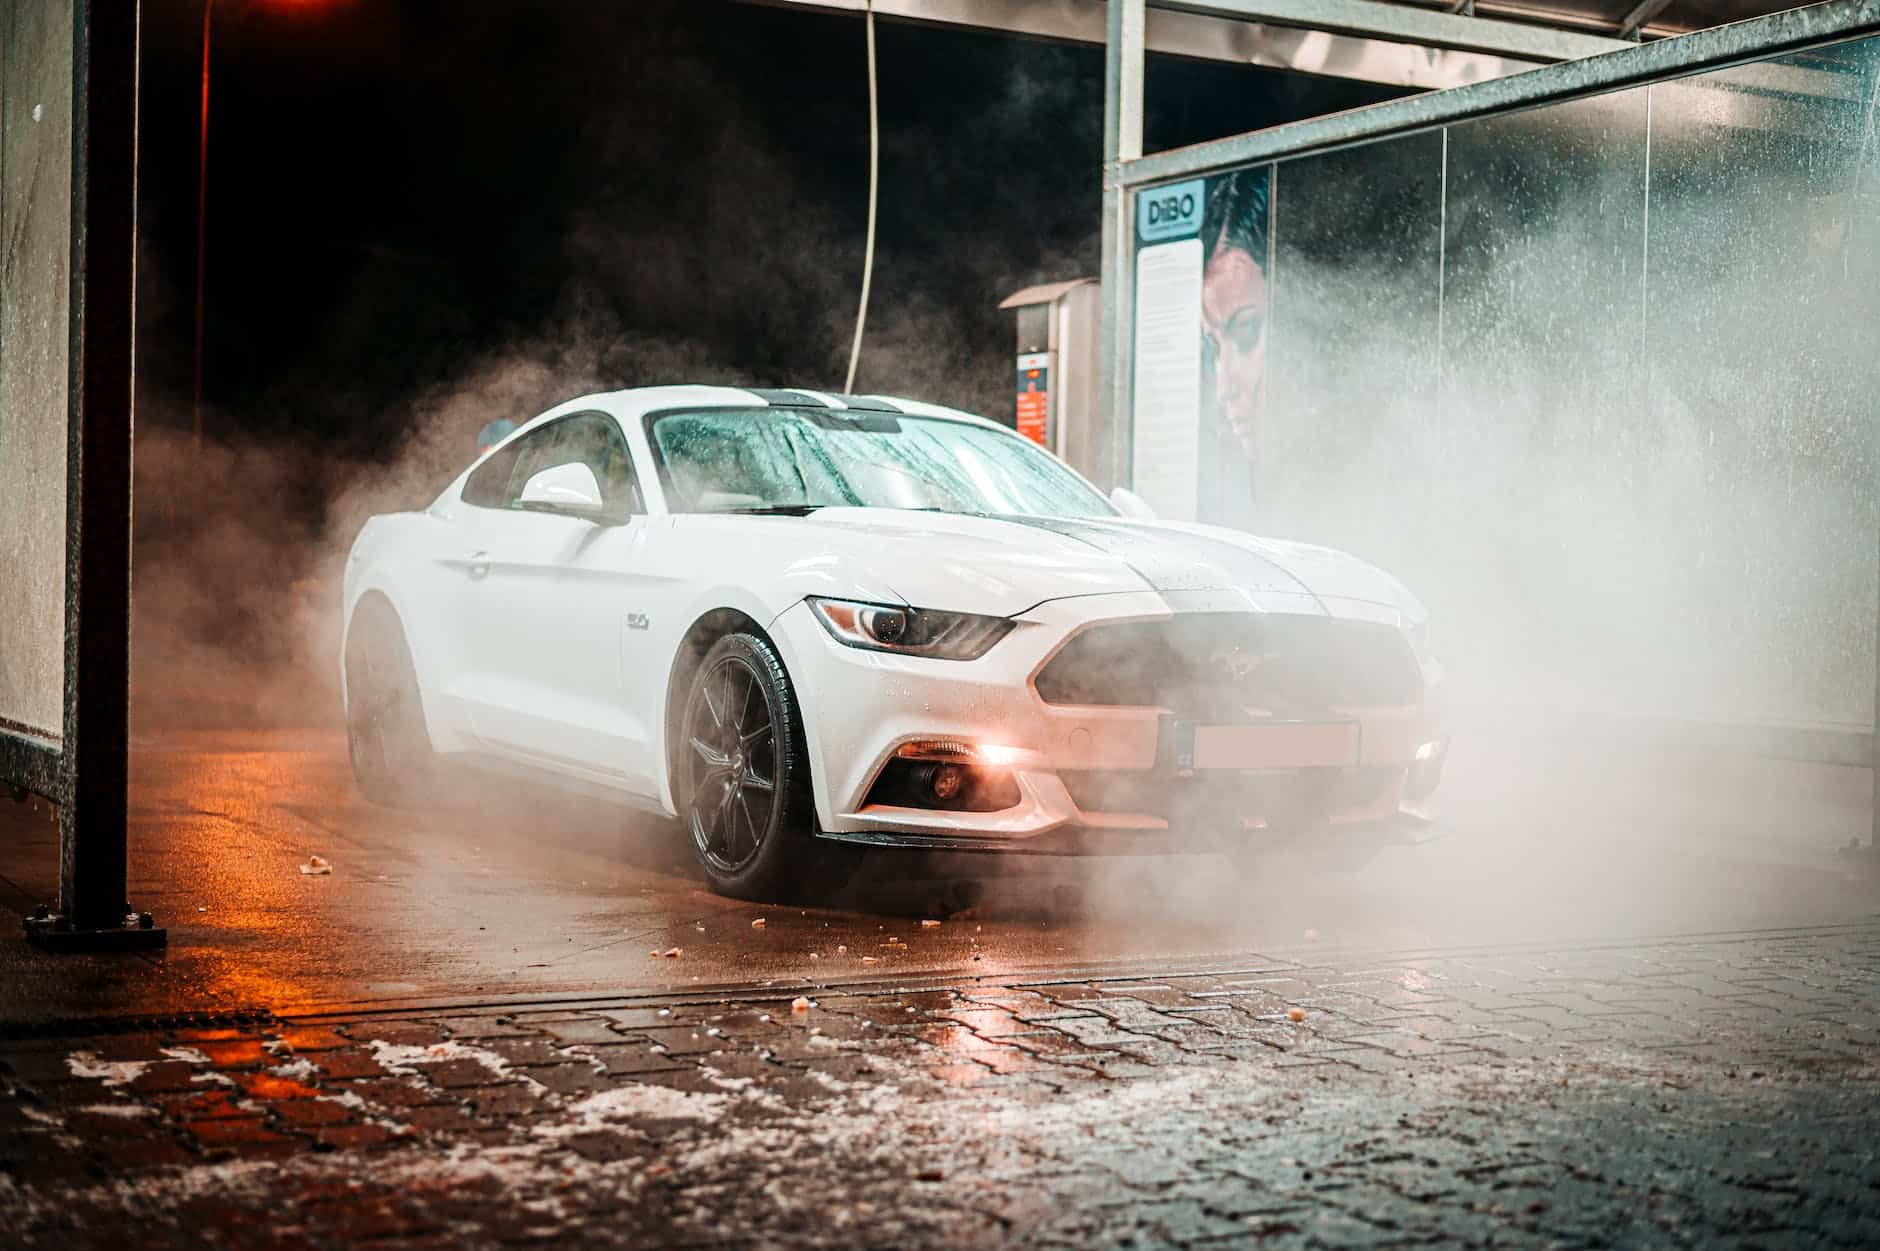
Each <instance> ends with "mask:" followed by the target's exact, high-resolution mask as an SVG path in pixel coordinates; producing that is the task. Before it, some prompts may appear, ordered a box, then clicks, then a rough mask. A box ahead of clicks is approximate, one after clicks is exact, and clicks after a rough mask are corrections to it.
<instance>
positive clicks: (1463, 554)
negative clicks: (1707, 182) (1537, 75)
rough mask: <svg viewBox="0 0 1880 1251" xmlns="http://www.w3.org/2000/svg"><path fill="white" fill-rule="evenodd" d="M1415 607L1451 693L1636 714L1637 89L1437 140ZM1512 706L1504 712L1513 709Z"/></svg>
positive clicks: (1639, 438)
mask: <svg viewBox="0 0 1880 1251" xmlns="http://www.w3.org/2000/svg"><path fill="white" fill-rule="evenodd" d="M1448 137H1449V148H1448V161H1447V167H1446V174H1447V176H1446V188H1445V197H1444V246H1443V262H1444V269H1443V359H1442V371H1441V383H1440V388H1439V392H1438V395H1437V397H1436V401H1435V404H1434V407H1433V411H1432V414H1431V431H1432V433H1431V438H1432V442H1433V452H1432V463H1433V469H1432V482H1431V486H1430V492H1429V502H1428V506H1427V510H1426V512H1425V515H1424V516H1423V517H1422V519H1421V527H1422V529H1423V530H1424V532H1425V534H1427V535H1428V542H1429V548H1430V555H1429V556H1428V557H1427V558H1426V562H1427V563H1428V564H1430V565H1432V566H1434V567H1432V568H1430V569H1428V570H1427V571H1426V572H1425V581H1424V582H1423V583H1421V584H1418V585H1419V590H1420V591H1423V588H1425V587H1427V590H1426V591H1424V592H1423V593H1425V594H1427V595H1428V596H1429V597H1430V599H1431V600H1432V601H1433V602H1432V608H1434V609H1436V610H1437V612H1438V620H1440V621H1441V622H1442V623H1443V627H1442V628H1443V629H1444V630H1445V632H1447V633H1448V634H1449V636H1450V637H1449V646H1448V649H1447V650H1448V652H1449V654H1451V655H1452V656H1454V657H1455V658H1456V660H1457V668H1458V674H1457V677H1458V681H1459V693H1461V694H1464V695H1466V696H1474V697H1480V698H1484V699H1491V700H1497V701H1499V700H1501V699H1504V698H1507V697H1509V696H1510V695H1513V697H1514V698H1515V699H1516V700H1517V701H1518V702H1522V703H1534V704H1544V705H1548V706H1552V707H1556V708H1571V707H1575V706H1582V705H1588V704H1591V705H1594V706H1607V707H1611V706H1619V707H1632V706H1636V704H1637V702H1638V701H1639V688H1638V682H1639V680H1640V676H1641V675H1648V674H1649V673H1650V672H1651V668H1652V665H1653V663H1654V659H1655V657H1656V654H1657V652H1658V651H1659V650H1660V648H1661V646H1664V645H1665V643H1664V641H1663V640H1660V639H1658V638H1656V637H1649V638H1640V637H1638V636H1637V635H1636V634H1635V633H1634V631H1633V629H1632V625H1631V623H1632V622H1633V621H1635V620H1636V618H1637V613H1638V607H1639V600H1638V598H1637V596H1638V594H1639V584H1641V583H1643V582H1647V581H1649V578H1650V575H1649V574H1648V573H1647V572H1646V571H1645V570H1643V569H1641V568H1640V567H1639V562H1638V561H1637V559H1636V555H1637V552H1638V551H1639V550H1640V546H1641V541H1642V540H1641V533H1642V531H1644V530H1646V529H1648V528H1649V527H1650V524H1651V522H1650V519H1648V518H1643V517H1640V516H1638V515H1636V514H1635V511H1634V509H1633V500H1634V493H1635V491H1636V489H1637V485H1636V484H1637V479H1638V475H1639V458H1640V455H1641V452H1640V445H1641V443H1642V442H1646V441H1648V440H1645V439H1644V436H1643V435H1642V433H1641V431H1640V430H1639V417H1640V415H1641V414H1642V412H1643V409H1644V403H1643V397H1642V396H1641V395H1640V394H1639V390H1638V386H1637V378H1638V369H1639V364H1640V347H1639V332H1640V326H1641V322H1642V318H1643V296H1644V286H1643V265H1644V257H1645V230H1646V226H1645V179H1646V100H1645V93H1644V91H1642V90H1637V91H1627V92H1619V93H1615V94H1612V95H1607V96H1602V97H1598V98H1595V99H1590V100H1580V101H1572V102H1568V103H1563V104H1555V105H1550V106H1547V107H1545V108H1541V109H1535V110H1532V111H1529V112H1524V113H1517V114H1512V115H1509V116H1505V117H1497V118H1488V119H1483V120H1481V121H1475V122H1469V123H1466V124H1463V125H1458V126H1453V127H1451V128H1450V129H1449V132H1448ZM1517 692H1518V694H1517Z"/></svg>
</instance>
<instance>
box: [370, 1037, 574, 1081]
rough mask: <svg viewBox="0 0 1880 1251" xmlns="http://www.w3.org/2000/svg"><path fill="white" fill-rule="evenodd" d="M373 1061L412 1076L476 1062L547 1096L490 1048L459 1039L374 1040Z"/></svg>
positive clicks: (499, 1075)
mask: <svg viewBox="0 0 1880 1251" xmlns="http://www.w3.org/2000/svg"><path fill="white" fill-rule="evenodd" d="M372 1058H373V1059H375V1060H377V1061H378V1062H379V1064H380V1066H381V1067H383V1068H384V1069H386V1070H387V1071H388V1072H392V1073H401V1074H404V1075H405V1076H410V1075H412V1074H414V1073H417V1072H419V1071H420V1069H421V1067H422V1066H423V1065H426V1064H442V1063H444V1062H445V1061H446V1060H473V1061H475V1062H476V1063H478V1064H480V1065H482V1066H483V1067H484V1068H486V1069H488V1070H489V1071H490V1072H491V1073H493V1074H495V1075H496V1076H497V1077H513V1078H515V1079H516V1080H517V1081H520V1082H521V1083H522V1084H523V1085H525V1086H527V1087H529V1088H530V1089H531V1090H533V1091H535V1092H536V1093H537V1094H545V1093H547V1090H548V1088H547V1087H546V1086H544V1085H542V1083H540V1082H538V1081H536V1080H535V1079H534V1078H532V1077H529V1076H527V1075H526V1074H522V1073H511V1072H510V1069H509V1061H507V1060H505V1059H504V1058H503V1057H502V1056H500V1055H498V1054H496V1053H495V1052H494V1051H491V1050H490V1049H489V1048H487V1047H473V1046H471V1045H470V1044H468V1043H460V1042H457V1041H456V1040H454V1039H453V1040H452V1041H450V1042H441V1043H432V1044H430V1045H429V1046H415V1045H411V1044H407V1043H388V1042H382V1041H380V1040H378V1039H376V1038H375V1039H373V1040H372Z"/></svg>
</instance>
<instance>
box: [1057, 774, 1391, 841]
mask: <svg viewBox="0 0 1880 1251" xmlns="http://www.w3.org/2000/svg"><path fill="white" fill-rule="evenodd" d="M1402 772H1403V770H1402V768H1401V767H1398V766H1392V765H1381V766H1379V765H1369V766H1365V767H1362V768H1356V769H1292V770H1287V771H1284V772H1275V773H1234V774H1223V775H1221V776H1219V777H1206V776H1196V777H1185V778H1177V777H1169V776H1167V775H1165V774H1160V773H1153V772H1150V771H1148V770H1143V769H1112V770H1101V771H1098V770H1093V771H1089V772H1081V771H1074V770H1073V771H1066V772H1062V773H1059V774H1058V777H1059V778H1060V779H1062V780H1063V782H1064V789H1065V790H1067V791H1069V792H1070V796H1071V801H1072V802H1073V803H1075V804H1076V805H1077V807H1078V809H1079V811H1082V812H1132V813H1143V814H1145V815H1148V816H1152V817H1160V818H1162V819H1163V820H1164V821H1167V822H1168V823H1169V826H1170V827H1171V828H1174V829H1188V828H1231V827H1235V826H1238V825H1239V824H1240V823H1241V822H1242V821H1245V820H1248V819H1250V818H1256V817H1257V818H1259V819H1260V820H1262V821H1264V822H1266V824H1267V825H1269V826H1271V827H1274V828H1288V827H1299V826H1309V825H1316V824H1320V823H1323V822H1324V821H1325V820H1327V819H1328V818H1329V817H1330V816H1331V815H1332V814H1334V813H1338V812H1343V811H1346V810H1348V809H1352V808H1362V807H1364V806H1366V805H1369V804H1371V803H1373V802H1375V801H1376V800H1377V799H1378V797H1379V796H1380V795H1382V794H1383V792H1384V788H1385V787H1387V786H1390V785H1391V784H1392V783H1393V782H1395V781H1396V779H1397V777H1398V775H1400V774H1401V773H1402Z"/></svg>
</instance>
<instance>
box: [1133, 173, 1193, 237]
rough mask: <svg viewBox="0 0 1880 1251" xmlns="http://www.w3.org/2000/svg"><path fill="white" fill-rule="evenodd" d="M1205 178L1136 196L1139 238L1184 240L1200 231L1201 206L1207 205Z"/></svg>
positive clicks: (1146, 189)
mask: <svg viewBox="0 0 1880 1251" xmlns="http://www.w3.org/2000/svg"><path fill="white" fill-rule="evenodd" d="M1207 186H1208V182H1207V179H1205V178H1195V179H1191V180H1190V181H1188V182H1178V183H1171V184H1170V185H1168V186H1166V187H1147V188H1144V189H1143V190H1141V191H1138V192H1137V193H1136V235H1137V237H1138V238H1140V239H1141V240H1142V241H1143V242H1144V243H1159V242H1161V241H1162V240H1164V239H1185V238H1187V237H1188V236H1189V235H1192V234H1194V233H1195V232H1196V231H1198V230H1200V229H1201V206H1202V205H1203V204H1205V203H1207Z"/></svg>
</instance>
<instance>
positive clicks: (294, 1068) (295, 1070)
mask: <svg viewBox="0 0 1880 1251" xmlns="http://www.w3.org/2000/svg"><path fill="white" fill-rule="evenodd" d="M268 1073H269V1074H270V1075H271V1076H274V1077H285V1078H287V1079H288V1080H289V1081H295V1082H311V1081H313V1080H314V1079H315V1078H317V1077H319V1076H320V1070H319V1067H318V1066H317V1065H315V1064H314V1062H313V1061H312V1060H309V1059H307V1058H306V1057H304V1056H303V1057H301V1058H300V1059H298V1060H289V1061H288V1062H287V1063H286V1064H277V1065H275V1066H274V1067H273V1068H271V1069H269V1070H268Z"/></svg>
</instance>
